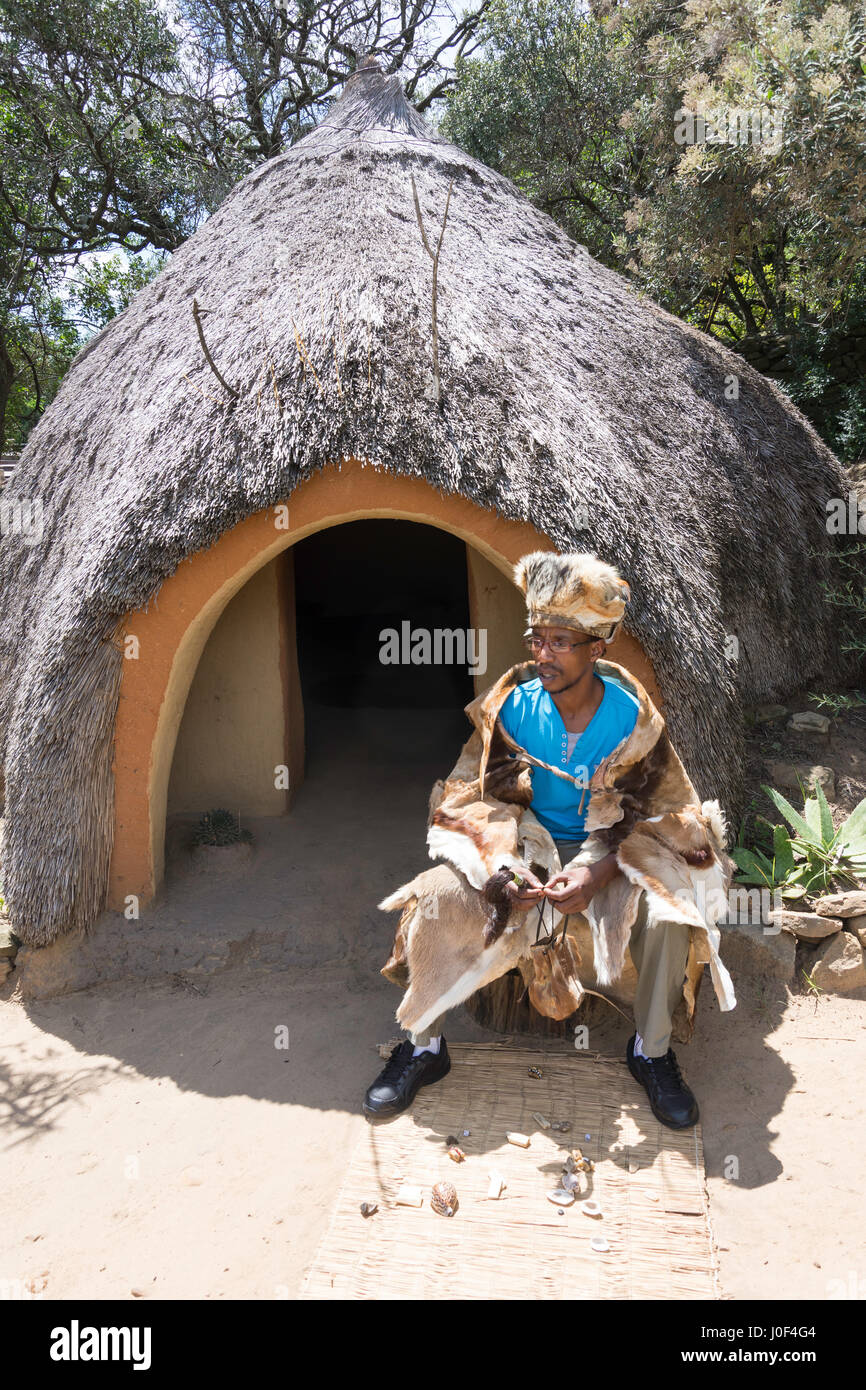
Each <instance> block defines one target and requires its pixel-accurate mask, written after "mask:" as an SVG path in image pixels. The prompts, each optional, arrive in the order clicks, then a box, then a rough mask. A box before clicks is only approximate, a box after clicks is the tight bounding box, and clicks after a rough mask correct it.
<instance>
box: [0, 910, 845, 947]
mask: <svg viewBox="0 0 866 1390" xmlns="http://www.w3.org/2000/svg"><path fill="white" fill-rule="evenodd" d="M863 911H864V912H866V908H864V909H863ZM20 945H21V942H20V941H19V940H18V937H17V936H16V935H15V933H14V932H13V930H12V928H11V927H10V925H9V922H8V920H7V919H6V918H5V917H0V958H2V957H4V956H17V954H18V947H19V946H20Z"/></svg>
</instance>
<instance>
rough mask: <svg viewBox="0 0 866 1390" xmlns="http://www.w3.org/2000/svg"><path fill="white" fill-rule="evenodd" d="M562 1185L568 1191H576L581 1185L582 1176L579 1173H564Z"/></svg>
mask: <svg viewBox="0 0 866 1390" xmlns="http://www.w3.org/2000/svg"><path fill="white" fill-rule="evenodd" d="M561 1185H562V1187H564V1188H565V1191H566V1192H576V1191H577V1189H578V1188H579V1187H580V1178H579V1177H578V1175H577V1173H563V1175H562V1184H561Z"/></svg>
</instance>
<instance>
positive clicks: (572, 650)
mask: <svg viewBox="0 0 866 1390" xmlns="http://www.w3.org/2000/svg"><path fill="white" fill-rule="evenodd" d="M530 631H531V634H532V636H533V637H535V638H539V639H543V641H544V644H545V645H544V646H542V647H536V648H535V650H534V651H533V652H532V653H531V655H532V659H533V661H534V662H535V667H536V670H537V672H538V679H539V680H540V681H541V684H542V686H543V688H544V689H545V690H549V691H551V692H553V693H555V692H556V691H557V690H565V689H566V687H567V686H569V685H573V684H574V682H575V681H576V680H579V679H580V677H581V676H582V675H583V674H584V673H585V672H586V670H587V669H588V668H590V667H591V666H592V664H593V657H594V656H595V657H596V658H597V657H598V656H600V655H601V653H602V652H603V651H604V643H603V642H602V641H601V639H600V638H595V639H593V638H591V637H590V635H589V633H585V632H578V631H577V630H576V628H573V627H533V628H531V629H530ZM574 642H579V643H580V644H581V645H580V646H572V645H570V644H571V643H574ZM551 643H553V644H554V647H553V648H552V647H551ZM562 643H569V645H568V646H567V647H565V649H564V650H563V651H557V650H555V647H556V646H558V645H560V644H562Z"/></svg>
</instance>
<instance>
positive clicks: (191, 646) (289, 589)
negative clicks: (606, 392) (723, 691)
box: [108, 459, 660, 910]
mask: <svg viewBox="0 0 866 1390" xmlns="http://www.w3.org/2000/svg"><path fill="white" fill-rule="evenodd" d="M372 517H391V518H394V519H399V520H404V521H414V522H418V523H420V524H422V525H428V526H438V527H440V528H442V529H443V530H446V531H450V532H451V533H452V534H453V535H456V536H459V537H461V539H463V540H464V541H465V542H466V546H467V572H468V585H469V611H470V621H471V623H472V626H473V627H474V628H476V629H481V628H485V629H486V630H487V670H486V672H484V673H483V675H479V676H477V677H476V686H477V688H478V689H479V690H483V689H485V688H486V687H487V686H488V685H490V684H492V682H493V681H494V680H496V678H497V677H498V676H499V675H500V674H501V672H502V671H503V670H505V669H507V667H508V666H509V665H511V664H512V663H513V662H514V661H515V660H520V659H521V658H522V657H523V655H524V653H523V650H522V647H521V645H520V635H521V633H522V631H523V628H524V623H525V617H524V609H523V604H522V595H521V594H520V593H519V592H518V590H517V589H516V587H515V586H514V585H513V583H512V582H511V580H510V572H511V566H512V565H513V564H514V562H515V561H516V560H517V559H519V557H520V556H521V555H524V554H525V553H526V552H527V551H529V550H552V549H554V547H553V545H552V543H551V542H550V541H549V540H548V539H547V538H546V537H544V536H542V535H541V534H540V533H539V532H538V531H536V530H535V528H534V527H532V526H530V525H528V524H527V523H523V522H515V521H506V520H504V519H503V518H502V517H499V516H497V515H495V514H494V513H492V512H488V511H485V510H484V509H483V508H481V507H478V506H476V505H475V504H474V503H472V502H469V501H467V500H466V498H464V497H460V496H455V495H450V496H449V495H444V494H442V493H440V492H438V491H437V490H436V489H435V488H433V487H432V486H431V485H430V484H429V483H427V482H425V481H423V480H422V479H418V478H405V477H396V476H394V475H392V474H389V473H384V472H382V471H380V470H378V469H376V468H374V467H372V466H371V465H369V464H364V463H362V462H361V461H360V460H357V459H351V460H348V461H346V462H344V463H343V464H342V466H331V467H328V468H324V469H321V470H320V471H319V472H318V473H317V474H316V475H315V476H314V477H313V478H311V479H310V480H309V481H308V482H306V483H303V484H302V485H301V486H300V487H299V488H297V489H296V491H295V492H294V493H292V495H291V497H289V498H288V499H287V500H286V502H285V503H284V504H281V505H278V506H275V507H269V508H267V509H266V510H265V511H262V512H258V513H256V515H255V516H252V517H249V518H248V519H247V520H246V521H243V522H241V523H240V524H239V525H238V526H235V527H234V528H233V529H232V530H231V531H227V532H226V533H225V534H224V535H223V536H221V537H220V539H219V540H218V541H217V542H216V543H215V544H214V545H212V546H211V547H210V548H209V549H207V550H202V551H199V552H198V553H197V554H195V555H192V556H190V557H189V558H188V559H187V560H184V561H182V563H181V564H180V565H179V566H178V568H177V570H176V571H175V572H174V574H172V575H171V576H170V577H169V578H168V579H167V580H166V581H165V583H164V584H163V585H162V587H161V589H160V590H159V592H158V593H157V595H156V596H155V598H154V599H153V600H152V601H151V603H150V604H149V605H148V606H147V608H146V609H140V610H138V611H136V612H133V613H130V614H129V615H128V616H127V619H126V622H125V624H124V632H125V633H126V634H127V635H128V636H129V637H134V638H135V639H136V641H135V643H132V644H130V643H127V650H128V651H131V652H134V653H136V654H135V655H134V656H133V655H130V656H129V658H128V659H126V660H125V661H124V668H123V678H122V683H121V690H120V701H119V705H118V712H117V722H116V726H115V748H114V778H115V824H114V850H113V854H112V860H111V869H110V875H109V893H108V906H109V907H110V908H113V909H115V910H122V909H123V907H124V906H125V904H126V899H127V898H128V897H129V896H130V895H135V896H136V897H137V898H138V900H139V905H140V906H144V904H146V903H147V902H148V901H149V900H150V899H151V898H152V897H153V895H154V893H155V891H156V889H157V888H158V886H159V884H160V882H161V880H162V875H163V861H164V841H165V818H166V811H167V806H168V797H169V786H171V805H172V809H177V810H183V809H197V810H198V809H210V806H211V805H212V804H218V803H219V801H222V803H223V804H226V803H227V804H228V805H229V808H230V809H241V810H242V811H243V809H244V806H245V805H246V807H247V813H248V814H279V813H280V812H281V811H284V810H285V809H287V808H288V806H289V805H290V804H291V801H292V799H293V797H294V795H295V794H296V792H297V790H298V787H299V786H300V784H301V781H302V778H303V760H304V733H303V705H302V701H301V686H300V679H299V674H298V665H297V652H296V644H295V631H294V601H293V585H292V563H291V552H290V550H289V547H291V546H292V545H293V544H294V543H295V542H296V541H299V540H302V539H303V537H304V536H308V535H311V534H312V533H313V532H314V531H319V530H322V529H324V528H325V527H329V526H338V525H341V524H342V523H344V522H348V521H360V520H363V519H365V518H372ZM284 552H285V553H284ZM272 562H276V563H272ZM265 567H269V569H268V571H266V572H265V573H262V571H265ZM256 576H257V578H256V582H255V584H254V585H253V584H251V585H250V589H249V591H248V594H247V595H245V596H244V598H243V599H241V601H240V603H239V604H238V605H237V607H236V608H234V605H233V609H234V611H233V612H232V613H231V614H229V615H227V619H226V622H225V623H224V624H223V625H222V628H220V629H217V631H216V632H215V633H214V636H215V639H216V640H215V642H214V644H213V646H212V648H211V650H209V651H208V653H207V656H206V658H205V662H204V663H203V664H202V669H201V671H200V672H199V663H200V662H201V659H202V655H203V653H204V652H205V647H206V644H207V643H208V639H209V637H210V636H211V633H212V632H214V629H215V628H217V624H219V622H220V619H221V618H222V616H223V614H224V613H225V612H226V609H227V607H228V605H229V604H231V602H232V600H233V599H234V598H235V596H236V595H240V593H241V590H242V589H243V588H244V586H245V585H247V584H248V583H249V581H250V580H253V579H254V577H256ZM247 599H248V600H249V605H248V606H247V603H246V600H247ZM253 645H255V653H254V652H253ZM263 652H264V653H270V656H271V657H272V658H274V661H273V662H272V663H271V665H272V669H271V670H270V672H269V673H267V674H266V675H262V673H260V672H259V673H257V672H256V671H255V669H254V666H255V661H261V658H262V653H263ZM609 655H610V657H611V659H612V660H614V661H619V662H620V663H621V664H622V665H623V666H626V667H627V668H628V669H629V670H630V671H632V672H633V673H634V674H635V675H636V676H637V677H638V679H639V680H641V681H642V682H643V684H644V685H645V686H646V687H647V689H648V691H649V693H650V695H651V696H652V698H653V699H655V700H657V701H658V700H659V699H660V697H659V692H658V688H657V685H656V681H655V678H654V676H653V672H652V668H651V667H650V665H649V662H648V661H647V659H646V657H645V656H644V654H643V652H642V651H641V649H640V647H639V646H638V644H637V642H636V641H635V640H634V639H633V638H632V637H630V636H629V635H628V634H625V633H623V634H621V635H620V636H618V637H617V638H616V640H615V641H614V642H613V643H612V644H611V646H610V649H609ZM227 661H228V662H231V663H232V666H233V668H235V669H233V670H232V671H224V672H222V674H221V673H220V669H219V668H220V666H221V664H224V663H225V662H227ZM244 667H245V669H242V668H244ZM275 668H276V669H275ZM197 672H198V673H199V674H198V676H197ZM220 682H222V683H223V692H224V693H225V692H228V699H227V706H226V708H227V709H228V710H229V711H230V714H229V715H226V713H225V711H218V709H217V705H218V703H219V702H218V701H217V700H216V698H215V697H216V695H217V694H219V683H220ZM191 692H192V694H191ZM190 699H191V704H190V719H189V720H187V721H186V722H185V723H184V726H183V732H182V734H181V738H180V740H179V738H178V735H179V732H180V731H181V726H182V721H183V719H184V711H185V709H186V707H187V702H188V700H190ZM196 711H197V712H198V716H199V726H198V727H196ZM227 718H229V719H230V720H231V721H233V722H235V723H236V722H237V720H238V719H240V718H242V719H243V724H244V727H243V729H241V730H237V729H235V730H234V731H233V732H232V733H231V734H230V735H228V734H227V732H226V719H227ZM217 724H221V725H222V729H223V736H224V737H227V736H228V737H230V738H233V739H234V742H233V743H232V744H231V747H232V749H233V753H232V763H233V765H234V766H235V773H236V776H235V778H234V780H233V781H231V783H229V782H226V781H225V780H223V781H222V782H219V780H218V779H217V780H216V781H214V780H211V781H210V782H208V780H207V778H208V776H211V775H212V774H210V773H208V772H207V770H205V773H204V775H203V774H202V770H201V769H200V768H197V766H196V762H197V759H198V758H199V756H200V755H201V754H202V753H205V754H206V753H207V751H208V749H209V747H211V743H210V735H211V733H212V731H213V728H214V727H215V725H217ZM250 739H258V740H259V746H258V748H257V749H256V750H255V751H254V753H253V755H252V763H251V764H250V765H246V764H245V759H246V758H247V757H248V756H249V755H250V750H251V748H252V744H251V743H250V741H249V740H250ZM176 750H177V753H178V760H177V765H176V766H175V767H174V769H173V764H174V763H175V752H176ZM280 751H281V756H276V755H277V754H279V753H280ZM280 763H282V764H284V765H285V766H286V767H287V769H288V791H286V790H283V789H277V788H276V786H275V783H274V775H273V771H272V769H273V768H274V767H276V765H277V764H280ZM241 764H245V765H244V766H243V767H242V766H241ZM259 764H261V766H259ZM269 775H270V781H269V785H268V786H267V787H265V779H266V778H267V777H268V776H269ZM251 779H252V780H251ZM220 789H222V790H223V791H224V792H225V793H226V795H225V796H222V797H217V796H216V794H217V792H218V791H219V790H220ZM230 792H231V793H232V795H229V793H230ZM239 792H240V793H241V794H240V795H239ZM215 797H216V801H215V800H214V798H215ZM232 797H233V799H232ZM244 798H246V800H245V799H244ZM202 801H204V802H206V803H209V804H205V805H202ZM196 803H197V804H196ZM256 807H258V808H259V809H257V810H256V809H253V808H256Z"/></svg>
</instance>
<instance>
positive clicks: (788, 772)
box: [769, 763, 836, 801]
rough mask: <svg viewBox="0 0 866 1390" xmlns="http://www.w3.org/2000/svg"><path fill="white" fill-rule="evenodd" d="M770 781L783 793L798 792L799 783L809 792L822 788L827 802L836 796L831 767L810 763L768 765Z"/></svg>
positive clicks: (834, 779) (834, 778) (834, 780)
mask: <svg viewBox="0 0 866 1390" xmlns="http://www.w3.org/2000/svg"><path fill="white" fill-rule="evenodd" d="M769 774H770V781H771V782H772V783H773V785H774V786H776V787H781V789H782V790H783V791H792V792H798V791H799V790H800V783H801V782H802V784H803V786H804V787H806V788H807V790H809V791H814V789H815V787H816V786H819V787H821V788H822V790H823V792H824V795H825V796H826V798H827V800H828V801H832V800H833V798H834V797H835V795H836V777H835V774H834V772H833V769H832V767H820V766H812V764H811V763H770V765H769Z"/></svg>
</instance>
